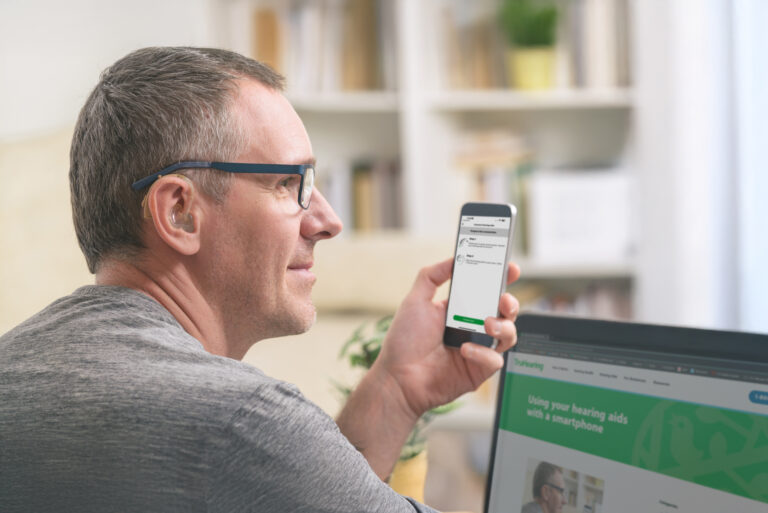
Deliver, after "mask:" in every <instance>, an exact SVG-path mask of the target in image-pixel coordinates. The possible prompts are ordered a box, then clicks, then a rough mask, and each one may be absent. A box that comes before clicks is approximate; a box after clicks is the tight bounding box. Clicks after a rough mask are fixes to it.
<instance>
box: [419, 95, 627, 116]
mask: <svg viewBox="0 0 768 513" xmlns="http://www.w3.org/2000/svg"><path fill="white" fill-rule="evenodd" d="M632 103H633V97H632V91H631V90H630V89H598V90H580V89H570V90H568V89H563V90H550V91H535V92H527V91H525V92H524V91H512V90H503V89H501V90H498V89H497V90H472V91H445V92H439V93H435V94H433V95H432V96H431V97H430V98H429V105H430V107H431V108H432V109H434V110H437V111H444V112H460V111H498V110H510V111H516V110H517V111H530V110H558V109H560V110H562V109H629V108H631V107H632Z"/></svg>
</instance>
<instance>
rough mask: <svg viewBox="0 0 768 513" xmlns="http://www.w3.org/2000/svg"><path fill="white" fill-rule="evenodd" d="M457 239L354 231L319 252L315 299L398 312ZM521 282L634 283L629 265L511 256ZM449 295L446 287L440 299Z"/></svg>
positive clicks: (335, 306)
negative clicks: (428, 269)
mask: <svg viewBox="0 0 768 513" xmlns="http://www.w3.org/2000/svg"><path fill="white" fill-rule="evenodd" d="M454 243H455V241H454V240H453V238H450V237H448V238H445V239H440V240H438V239H432V240H429V239H425V238H423V237H415V236H411V235H408V233H407V232H403V231H381V232H375V233H370V234H354V233H350V234H348V235H345V236H343V237H340V238H338V239H335V240H330V241H325V242H323V243H321V244H319V245H318V246H317V248H316V249H315V252H316V255H317V258H316V266H315V272H316V274H317V276H318V281H317V283H316V284H315V288H314V292H313V295H312V297H313V300H314V303H315V305H316V306H317V307H318V308H319V309H321V310H324V311H337V312H338V311H368V312H382V313H383V312H394V311H395V309H396V308H397V307H398V305H399V304H400V301H402V300H403V298H404V297H405V295H406V294H407V293H408V291H409V290H410V288H411V286H412V285H413V280H414V279H415V278H416V274H417V273H418V271H419V269H420V268H421V267H424V266H427V265H431V264H434V263H437V262H439V261H441V260H444V259H446V258H450V257H451V255H452V254H453V249H454V248H453V245H454ZM512 261H513V262H515V263H517V264H518V265H519V266H520V270H521V271H522V279H524V280H525V279H558V278H569V279H571V278H594V279H629V278H632V277H633V276H634V266H633V265H632V264H631V263H629V262H604V263H599V262H592V263H588V262H585V263H567V264H555V263H538V262H534V261H531V260H529V259H526V258H519V257H516V256H513V257H512ZM441 294H442V295H443V296H444V295H447V287H446V286H443V290H442V292H439V293H438V295H441Z"/></svg>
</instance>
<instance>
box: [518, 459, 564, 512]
mask: <svg viewBox="0 0 768 513" xmlns="http://www.w3.org/2000/svg"><path fill="white" fill-rule="evenodd" d="M565 503H566V498H565V480H563V470H562V469H561V468H560V467H556V466H555V465H552V464H551V463H547V462H545V461H542V462H541V463H539V464H538V466H537V467H536V470H535V471H534V473H533V500H532V501H531V502H529V503H528V504H525V505H524V506H523V509H522V510H521V513H560V512H561V511H563V505H564V504H565Z"/></svg>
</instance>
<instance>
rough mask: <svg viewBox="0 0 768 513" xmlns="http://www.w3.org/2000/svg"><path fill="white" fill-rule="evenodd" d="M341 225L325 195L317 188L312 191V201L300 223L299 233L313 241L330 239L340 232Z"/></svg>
mask: <svg viewBox="0 0 768 513" xmlns="http://www.w3.org/2000/svg"><path fill="white" fill-rule="evenodd" d="M343 227H344V226H343V224H342V222H341V219H339V216H337V215H336V212H334V211H333V207H331V205H330V204H329V203H328V200H326V199H325V196H323V195H322V193H321V192H320V191H319V190H317V189H315V190H314V191H312V201H311V202H310V204H309V208H308V209H307V210H306V211H305V212H304V219H303V220H302V223H301V234H302V235H303V236H304V237H306V238H307V239H311V240H315V241H317V240H322V239H330V238H332V237H335V236H337V235H338V234H339V233H341V230H342V228H343Z"/></svg>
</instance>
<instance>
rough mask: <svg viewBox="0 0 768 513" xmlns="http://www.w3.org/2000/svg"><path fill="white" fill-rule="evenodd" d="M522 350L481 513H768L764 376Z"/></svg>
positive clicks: (708, 365)
mask: <svg viewBox="0 0 768 513" xmlns="http://www.w3.org/2000/svg"><path fill="white" fill-rule="evenodd" d="M521 342H523V343H522V344H520V351H518V352H515V353H510V354H509V358H508V365H507V368H506V375H505V383H504V402H503V404H502V405H501V413H500V420H499V425H500V430H499V433H498V439H497V444H496V452H495V460H494V478H493V486H492V488H491V491H490V495H489V508H488V511H489V512H490V513H501V512H505V513H509V512H515V513H516V512H518V511H520V512H522V513H528V512H532V511H563V512H565V513H577V512H578V513H593V512H594V513H605V512H643V513H646V512H663V513H670V512H676V513H682V512H697V513H698V512H705V511H712V512H736V511H738V512H743V513H752V512H754V513H758V512H760V513H765V512H766V511H768V380H766V376H767V375H768V374H767V373H766V371H765V369H764V368H763V369H759V368H757V366H755V368H752V369H750V368H749V367H748V366H746V367H743V368H740V369H735V368H724V367H723V366H722V364H721V363H720V362H715V361H710V362H707V361H705V359H703V358H702V359H698V360H696V359H691V358H690V357H680V358H679V359H676V358H675V357H673V356H670V355H666V354H665V355H662V354H655V355H654V354H650V355H649V354H648V353H640V352H635V353H633V352H631V351H616V352H615V354H606V352H605V350H603V349H598V348H596V347H592V348H591V349H590V347H589V346H582V345H579V349H578V350H577V351H579V352H580V354H575V353H574V352H573V351H574V349H573V347H574V345H573V344H569V345H564V344H562V343H560V344H559V345H558V343H555V342H548V341H535V340H533V341H530V342H528V341H524V340H523V339H521ZM537 469H538V470H539V473H538V474H539V475H538V478H537ZM542 476H543V477H542ZM534 484H536V485H537V486H538V487H539V489H540V490H541V491H539V493H538V494H536V495H538V497H536V496H534V488H535V486H534ZM542 484H543V489H542ZM542 502H545V503H546V504H544V505H543V506H542V505H541V503H542ZM534 503H536V504H534ZM537 507H539V508H541V509H536V508H537Z"/></svg>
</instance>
